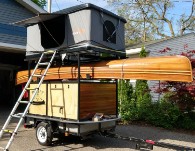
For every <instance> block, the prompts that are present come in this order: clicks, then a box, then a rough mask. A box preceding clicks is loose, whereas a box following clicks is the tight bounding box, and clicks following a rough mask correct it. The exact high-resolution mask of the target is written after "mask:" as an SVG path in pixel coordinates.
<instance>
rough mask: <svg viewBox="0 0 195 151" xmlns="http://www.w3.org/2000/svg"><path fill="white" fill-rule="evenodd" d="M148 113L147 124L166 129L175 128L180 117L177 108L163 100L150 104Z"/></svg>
mask: <svg viewBox="0 0 195 151" xmlns="http://www.w3.org/2000/svg"><path fill="white" fill-rule="evenodd" d="M148 111H149V112H148V116H147V117H146V121H147V122H149V123H151V124H153V125H155V126H160V127H164V128H168V129H171V128H174V127H176V126H177V122H178V121H179V118H180V116H181V112H180V111H179V108H178V107H177V106H176V105H173V104H171V103H170V102H167V101H166V100H164V99H163V100H161V101H160V102H158V103H155V104H152V105H151V106H150V110H148Z"/></svg>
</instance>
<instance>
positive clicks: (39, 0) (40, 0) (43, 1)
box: [31, 0, 47, 8]
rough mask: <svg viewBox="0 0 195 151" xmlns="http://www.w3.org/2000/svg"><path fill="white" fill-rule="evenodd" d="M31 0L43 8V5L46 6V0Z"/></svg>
mask: <svg viewBox="0 0 195 151" xmlns="http://www.w3.org/2000/svg"><path fill="white" fill-rule="evenodd" d="M31 1H33V2H34V3H35V4H37V5H38V6H40V7H42V8H44V6H46V4H47V2H46V0H31Z"/></svg>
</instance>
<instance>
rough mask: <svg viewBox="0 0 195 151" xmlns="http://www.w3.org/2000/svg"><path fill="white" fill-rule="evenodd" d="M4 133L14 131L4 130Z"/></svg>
mask: <svg viewBox="0 0 195 151" xmlns="http://www.w3.org/2000/svg"><path fill="white" fill-rule="evenodd" d="M3 132H4V133H13V131H11V130H3Z"/></svg>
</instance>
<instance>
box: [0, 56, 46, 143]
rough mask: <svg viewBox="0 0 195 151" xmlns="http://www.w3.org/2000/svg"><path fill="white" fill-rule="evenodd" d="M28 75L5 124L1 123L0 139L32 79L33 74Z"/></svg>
mask: <svg viewBox="0 0 195 151" xmlns="http://www.w3.org/2000/svg"><path fill="white" fill-rule="evenodd" d="M43 56H44V53H43V54H42V55H41V57H40V59H39V61H38V63H40V62H41V60H42V58H43ZM38 63H37V65H36V67H35V69H34V70H33V73H32V75H34V74H35V72H36V70H37V68H38ZM32 75H31V76H30V78H29V80H28V82H27V83H26V85H25V87H24V89H23V90H22V93H21V94H20V96H19V98H18V100H17V102H16V104H15V105H14V107H13V109H12V111H11V113H10V115H9V116H8V118H7V120H6V122H5V124H4V125H3V128H2V129H1V131H0V139H1V138H2V136H3V133H4V132H3V131H4V130H5V129H6V127H7V126H8V124H9V122H10V121H11V118H12V117H11V115H13V114H14V113H15V111H16V109H17V107H18V106H19V104H20V102H19V101H21V100H22V98H23V96H24V93H25V92H26V89H27V87H28V86H29V84H30V83H31V80H32V77H33V76H32Z"/></svg>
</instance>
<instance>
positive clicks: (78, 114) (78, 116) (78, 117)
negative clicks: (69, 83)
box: [77, 53, 81, 121]
mask: <svg viewBox="0 0 195 151" xmlns="http://www.w3.org/2000/svg"><path fill="white" fill-rule="evenodd" d="M77 57H78V79H77V80H78V113H77V119H78V121H80V80H81V79H80V76H81V74H80V66H81V65H80V54H79V53H78V55H77Z"/></svg>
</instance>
